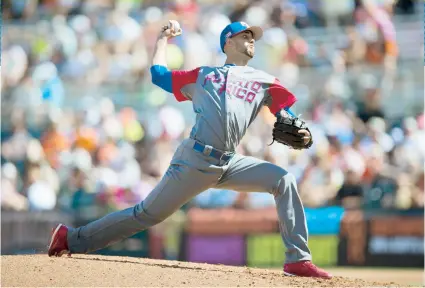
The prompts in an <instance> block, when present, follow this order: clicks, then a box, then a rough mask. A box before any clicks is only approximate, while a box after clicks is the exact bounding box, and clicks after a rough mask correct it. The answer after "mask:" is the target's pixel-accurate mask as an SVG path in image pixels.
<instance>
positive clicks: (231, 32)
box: [220, 22, 263, 52]
mask: <svg viewBox="0 0 425 288" xmlns="http://www.w3.org/2000/svg"><path fill="white" fill-rule="evenodd" d="M244 31H251V32H252V35H254V39H255V41H257V40H260V39H261V37H262V36H263V29H261V27H258V26H249V25H248V24H246V23H245V22H233V23H230V24H229V25H227V26H226V28H224V29H223V31H222V32H221V34H220V47H221V51H223V52H224V45H225V44H226V41H227V39H229V38H231V37H233V36H235V35H237V34H239V33H242V32H244Z"/></svg>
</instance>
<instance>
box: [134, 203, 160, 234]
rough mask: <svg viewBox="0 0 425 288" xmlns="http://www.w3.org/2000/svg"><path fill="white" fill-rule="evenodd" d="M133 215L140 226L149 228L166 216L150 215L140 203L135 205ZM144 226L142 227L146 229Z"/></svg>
mask: <svg viewBox="0 0 425 288" xmlns="http://www.w3.org/2000/svg"><path fill="white" fill-rule="evenodd" d="M134 217H135V218H136V219H137V221H138V222H139V223H140V224H142V226H144V227H146V228H149V227H152V226H155V225H156V224H159V223H161V222H162V221H164V220H165V219H166V218H167V217H166V216H162V215H150V214H148V213H147V212H146V211H145V210H144V209H143V206H142V205H140V204H139V205H136V206H135V209H134ZM146 228H144V229H146Z"/></svg>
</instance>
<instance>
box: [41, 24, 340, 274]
mask: <svg viewBox="0 0 425 288" xmlns="http://www.w3.org/2000/svg"><path fill="white" fill-rule="evenodd" d="M181 33H182V30H181V28H180V27H179V25H178V23H177V22H176V21H173V20H171V21H170V22H169V24H168V25H166V26H164V27H162V29H161V31H160V34H159V37H158V40H157V45H156V48H155V52H154V56H153V61H152V62H153V63H152V66H151V74H152V82H153V83H154V84H155V85H157V86H159V87H161V88H162V89H164V90H166V91H168V92H170V93H173V94H174V96H175V98H176V100H177V101H179V102H181V101H192V104H193V110H194V112H195V114H196V123H195V125H194V126H193V128H192V131H191V133H190V137H189V138H187V139H185V140H184V141H183V142H182V143H181V144H180V146H179V147H178V148H177V150H176V152H175V154H174V156H173V158H172V160H171V163H170V166H169V168H168V170H167V172H166V173H165V175H164V176H163V178H162V179H161V181H160V182H159V183H158V185H157V186H156V187H155V188H154V189H153V191H152V192H151V193H150V194H149V195H148V196H147V198H146V199H145V200H144V201H142V202H141V203H139V204H137V205H135V206H134V207H131V208H128V209H125V210H122V211H118V212H114V213H111V214H109V215H106V216H105V217H103V218H101V219H99V220H97V221H94V222H92V223H89V224H87V225H85V226H82V227H78V228H71V227H67V226H65V225H63V224H59V225H58V226H56V228H55V229H53V233H52V236H51V241H50V245H49V250H48V255H49V256H58V257H60V256H62V255H63V254H65V253H68V254H69V255H70V254H72V253H88V252H92V251H96V250H99V249H102V248H105V247H106V246H109V245H111V244H113V243H116V242H117V241H121V240H123V239H125V238H127V237H130V236H132V235H134V234H136V233H138V232H140V231H143V230H145V229H147V228H149V227H152V226H153V225H156V224H158V223H160V222H161V221H163V220H164V219H166V218H167V217H168V216H170V215H171V214H173V213H174V212H175V211H176V210H177V209H179V208H180V207H181V206H182V205H184V204H185V203H187V202H188V201H189V200H191V199H192V198H193V197H194V196H196V195H198V194H199V193H201V192H203V191H205V190H207V189H209V188H222V189H230V190H235V191H239V192H254V191H265V192H268V193H271V194H272V195H273V196H274V199H275V202H276V208H277V212H278V216H279V222H280V231H281V236H282V240H283V242H284V244H285V246H286V248H287V251H286V258H285V259H286V260H285V264H284V266H283V272H284V274H285V275H290V276H305V277H320V278H331V277H332V276H331V275H330V274H329V273H327V272H326V271H324V270H322V269H320V268H318V267H316V266H315V265H314V264H313V263H312V262H311V260H312V257H311V253H310V250H309V248H308V246H307V237H308V232H307V226H306V219H305V215H304V209H303V205H302V203H301V200H300V197H299V195H298V191H297V183H296V180H295V178H294V176H293V175H291V174H290V173H288V172H287V171H286V170H284V169H283V168H281V167H278V166H276V165H274V164H272V163H269V162H267V161H263V160H259V159H256V158H253V157H246V156H243V155H239V154H237V153H235V149H236V147H237V146H238V144H239V142H240V141H241V139H242V137H243V136H244V134H245V132H246V130H247V129H248V127H249V125H250V124H251V123H252V122H253V121H254V119H255V118H256V116H257V114H258V113H259V111H260V109H261V108H262V107H263V106H267V108H268V109H269V111H270V112H271V113H273V114H274V115H276V123H275V125H274V128H273V131H272V133H271V134H272V135H273V141H277V142H279V143H280V144H283V145H287V146H289V147H290V148H294V149H308V148H309V147H310V146H311V145H312V143H313V140H312V136H311V134H310V131H309V129H308V127H307V126H306V124H305V122H304V121H303V120H301V119H299V118H297V117H295V115H294V114H293V113H292V112H291V111H290V109H289V108H290V107H291V106H292V105H293V104H294V103H295V102H296V98H295V96H294V95H293V94H292V93H291V92H289V91H288V90H287V89H285V88H284V87H283V86H282V85H281V84H280V82H279V80H278V79H276V78H275V77H273V76H271V75H269V74H267V73H265V72H263V71H260V70H256V69H254V68H252V67H250V66H248V65H247V64H248V62H249V60H250V59H252V58H253V57H254V53H255V41H258V40H259V39H260V38H261V37H262V34H263V31H262V29H261V28H260V27H250V26H248V25H247V24H246V23H244V22H234V23H231V24H229V25H228V26H227V27H226V28H225V29H224V30H223V31H222V33H221V36H220V44H221V49H222V51H223V52H224V53H225V54H226V56H227V59H226V63H225V64H224V65H223V66H220V67H207V66H203V67H198V68H196V69H193V70H190V71H170V70H169V69H168V68H167V63H166V47H167V40H168V39H170V38H172V37H176V36H178V35H180V34H181Z"/></svg>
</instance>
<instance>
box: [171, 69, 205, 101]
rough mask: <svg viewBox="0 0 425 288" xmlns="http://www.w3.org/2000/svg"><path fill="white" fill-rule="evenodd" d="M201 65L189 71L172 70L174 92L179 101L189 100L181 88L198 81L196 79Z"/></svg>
mask: <svg viewBox="0 0 425 288" xmlns="http://www.w3.org/2000/svg"><path fill="white" fill-rule="evenodd" d="M198 72H199V67H198V68H196V69H193V70H188V71H172V72H171V82H172V84H171V85H172V89H173V94H174V96H175V97H176V99H177V101H179V102H181V101H186V100H188V99H187V98H186V97H185V96H184V95H183V93H182V92H181V89H182V88H183V87H184V86H185V85H187V84H191V83H196V79H198Z"/></svg>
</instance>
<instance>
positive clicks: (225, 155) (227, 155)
mask: <svg viewBox="0 0 425 288" xmlns="http://www.w3.org/2000/svg"><path fill="white" fill-rule="evenodd" d="M193 149H194V150H195V151H198V152H200V153H202V154H204V155H205V156H211V157H213V158H215V159H217V160H220V161H221V160H223V161H226V162H227V161H229V160H230V159H231V158H232V157H233V153H231V152H221V151H220V150H217V149H215V148H214V147H212V146H210V145H204V144H202V143H199V142H196V141H195V145H193Z"/></svg>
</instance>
